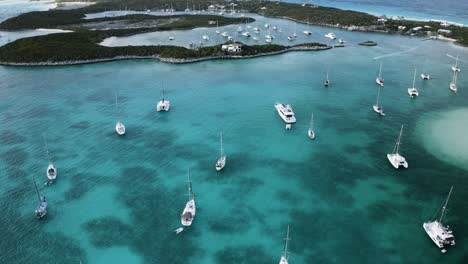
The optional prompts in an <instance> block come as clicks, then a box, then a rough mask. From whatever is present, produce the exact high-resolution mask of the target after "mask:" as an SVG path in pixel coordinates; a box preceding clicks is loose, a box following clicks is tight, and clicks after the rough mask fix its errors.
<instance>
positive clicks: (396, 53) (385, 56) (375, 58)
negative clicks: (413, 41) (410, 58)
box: [373, 46, 419, 60]
mask: <svg viewBox="0 0 468 264" xmlns="http://www.w3.org/2000/svg"><path fill="white" fill-rule="evenodd" d="M418 48H419V46H416V47H413V48H411V49H407V50H403V51H398V52H394V53H390V54H386V55H382V56H377V57H374V58H373V59H374V60H379V59H382V58H387V57H392V56H396V55H400V54H403V53H408V52H412V51H414V50H416V49H418Z"/></svg>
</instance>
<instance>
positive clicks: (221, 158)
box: [216, 132, 226, 171]
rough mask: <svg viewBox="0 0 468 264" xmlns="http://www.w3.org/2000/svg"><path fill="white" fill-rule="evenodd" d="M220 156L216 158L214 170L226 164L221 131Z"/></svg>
mask: <svg viewBox="0 0 468 264" xmlns="http://www.w3.org/2000/svg"><path fill="white" fill-rule="evenodd" d="M220 144H221V148H220V156H219V158H218V160H217V161H216V170H217V171H220V170H222V169H223V168H224V166H226V154H225V153H224V147H223V133H222V132H221V134H220Z"/></svg>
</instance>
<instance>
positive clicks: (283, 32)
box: [101, 12, 370, 47]
mask: <svg viewBox="0 0 468 264" xmlns="http://www.w3.org/2000/svg"><path fill="white" fill-rule="evenodd" d="M108 13H109V12H107V13H101V15H108ZM181 13H182V12H181ZM250 18H253V19H255V22H249V23H245V24H239V25H237V24H236V25H228V26H222V27H219V28H218V30H219V32H220V34H216V27H210V28H208V27H206V28H196V29H193V30H172V31H164V32H149V33H143V34H136V35H132V36H128V37H110V38H107V39H105V40H104V41H103V42H101V45H103V46H109V47H116V46H128V45H133V46H136V45H178V46H185V47H189V44H190V43H194V44H196V45H198V44H199V43H200V41H201V42H202V45H204V46H210V45H215V44H222V43H225V42H226V41H228V39H227V38H225V37H223V36H221V33H223V32H227V33H228V34H229V35H230V36H232V37H233V38H234V41H240V42H242V43H245V44H248V45H262V44H266V42H265V35H266V34H267V33H271V34H272V35H273V36H274V39H273V41H272V43H273V44H281V45H295V44H299V43H308V42H319V43H325V44H330V45H331V44H337V43H338V41H337V40H335V41H331V40H330V39H328V38H326V37H325V36H324V35H325V34H327V33H328V32H334V33H335V34H336V36H337V38H343V39H345V40H346V41H347V42H348V43H349V44H351V43H358V42H362V41H364V40H367V39H363V36H366V35H356V34H353V32H351V31H348V30H339V29H335V28H325V27H318V26H312V25H306V24H301V23H294V22H293V21H290V20H285V19H273V18H266V17H263V16H259V15H256V14H245V21H246V22H247V20H248V19H250ZM250 21H252V20H251V19H250ZM266 24H269V25H270V28H266V27H265V25H266ZM239 26H240V27H242V32H245V31H248V32H250V34H251V37H244V36H243V35H242V34H241V33H239V32H237V29H238V27H239ZM273 26H276V27H277V30H274V29H273ZM248 27H249V28H248ZM255 27H257V28H259V29H260V32H259V33H258V34H256V33H254V32H255V31H254V29H253V28H255ZM305 30H307V31H311V32H312V35H305V34H304V33H303V31H305ZM294 32H296V33H297V38H296V39H295V40H294V41H290V40H288V35H293V34H294ZM203 35H207V36H208V37H209V40H208V41H205V40H203V39H202V36H203ZM169 37H174V40H169ZM254 37H256V38H257V40H254ZM369 37H370V36H369Z"/></svg>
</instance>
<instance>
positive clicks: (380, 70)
mask: <svg viewBox="0 0 468 264" xmlns="http://www.w3.org/2000/svg"><path fill="white" fill-rule="evenodd" d="M379 80H382V62H380V67H379Z"/></svg>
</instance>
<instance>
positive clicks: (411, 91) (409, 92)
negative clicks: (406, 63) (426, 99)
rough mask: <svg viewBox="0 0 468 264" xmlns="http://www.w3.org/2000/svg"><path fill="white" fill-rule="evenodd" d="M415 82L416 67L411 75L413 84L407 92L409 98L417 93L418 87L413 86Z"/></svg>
mask: <svg viewBox="0 0 468 264" xmlns="http://www.w3.org/2000/svg"><path fill="white" fill-rule="evenodd" d="M415 82H416V69H414V77H413V86H412V87H411V88H408V94H409V95H410V97H411V98H414V97H415V96H418V95H419V91H418V89H416V87H415V86H414V85H415Z"/></svg>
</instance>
